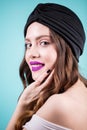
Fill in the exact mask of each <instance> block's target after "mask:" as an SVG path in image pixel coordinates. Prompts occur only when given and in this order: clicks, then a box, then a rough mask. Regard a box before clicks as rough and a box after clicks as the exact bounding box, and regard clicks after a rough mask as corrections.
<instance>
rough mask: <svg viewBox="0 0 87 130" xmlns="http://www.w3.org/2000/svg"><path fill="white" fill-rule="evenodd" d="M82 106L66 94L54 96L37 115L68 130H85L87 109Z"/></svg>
mask: <svg viewBox="0 0 87 130" xmlns="http://www.w3.org/2000/svg"><path fill="white" fill-rule="evenodd" d="M81 106H82V105H81V104H79V103H78V102H77V101H75V100H73V99H72V98H70V97H69V96H67V95H66V94H54V95H52V96H51V97H50V98H49V99H48V100H47V101H46V103H45V104H44V105H43V106H42V107H41V108H40V109H39V110H38V112H37V115H39V116H40V117H42V118H44V119H46V120H48V121H50V122H52V123H55V124H58V125H61V126H64V127H67V128H72V129H77V130H80V129H81V130H82V129H83V130H84V129H85V128H86V127H87V126H86V124H87V116H86V113H87V107H86V108H85V107H81Z"/></svg>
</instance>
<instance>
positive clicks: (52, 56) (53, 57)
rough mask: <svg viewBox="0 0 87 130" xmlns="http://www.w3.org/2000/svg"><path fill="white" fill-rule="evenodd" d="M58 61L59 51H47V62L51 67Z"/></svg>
mask: <svg viewBox="0 0 87 130" xmlns="http://www.w3.org/2000/svg"><path fill="white" fill-rule="evenodd" d="M45 54H46V53H45ZM56 61H57V52H56V51H55V50H50V51H49V53H48V52H47V54H46V56H45V63H46V64H47V65H48V66H49V67H53V66H54V65H55V63H56Z"/></svg>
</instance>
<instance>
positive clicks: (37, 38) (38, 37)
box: [25, 35, 51, 41]
mask: <svg viewBox="0 0 87 130" xmlns="http://www.w3.org/2000/svg"><path fill="white" fill-rule="evenodd" d="M42 37H49V38H51V36H50V35H40V36H37V37H36V38H35V39H36V40H39V39H40V38H42ZM25 41H30V39H29V38H25Z"/></svg>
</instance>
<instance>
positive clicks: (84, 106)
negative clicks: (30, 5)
mask: <svg viewBox="0 0 87 130" xmlns="http://www.w3.org/2000/svg"><path fill="white" fill-rule="evenodd" d="M44 32H45V33H44ZM32 34H33V35H32ZM49 34H50V33H49V29H48V28H47V27H45V26H44V25H41V24H39V23H37V22H35V23H32V24H31V25H30V26H29V27H28V30H27V34H26V38H25V43H26V44H27V50H26V54H25V59H26V62H27V64H28V65H29V67H30V70H31V73H32V77H33V79H34V80H35V81H34V82H33V83H32V84H30V85H29V86H28V87H27V88H26V89H25V90H24V92H23V94H22V95H21V97H20V100H19V102H18V104H17V107H16V110H15V112H14V114H13V116H12V118H11V121H10V122H9V124H8V127H7V129H6V130H15V128H14V126H15V123H16V121H17V119H18V118H19V116H20V115H21V113H22V112H23V111H24V110H25V106H27V105H28V104H29V103H30V102H31V100H34V99H35V97H37V96H38V94H39V93H40V91H41V90H42V89H43V88H44V87H46V86H47V85H49V83H50V82H51V80H52V78H53V75H54V71H55V70H54V68H55V63H56V59H57V51H56V46H55V44H53V42H52V41H51V39H50V38H48V36H49ZM44 35H45V37H44ZM46 35H47V36H46ZM39 36H40V37H39ZM44 40H45V41H49V43H50V44H47V45H45V44H44V42H43V41H44ZM41 41H42V42H41ZM30 43H31V44H32V46H31V45H30ZM49 48H50V49H51V50H50V49H49ZM41 50H42V51H41ZM50 52H52V53H54V55H53V54H52V53H50ZM31 60H35V61H40V62H42V63H44V64H45V65H44V67H42V69H40V70H39V71H36V72H34V71H32V67H31V65H30V64H29V63H30V61H31ZM49 69H50V70H51V72H50V73H47V70H49ZM46 77H47V78H46ZM44 79H45V81H44ZM43 81H44V82H43ZM54 106H56V107H54ZM36 114H37V116H40V117H41V118H43V119H45V120H47V121H50V122H52V123H54V124H57V125H61V126H64V127H67V128H71V129H72V130H86V129H87V88H86V87H85V86H84V84H83V83H82V82H81V81H80V79H78V81H77V82H76V83H75V84H74V85H73V86H71V87H70V88H69V89H68V90H67V91H66V92H64V93H62V94H54V95H52V96H51V97H49V98H48V100H47V101H46V102H45V104H44V105H43V106H42V107H41V108H40V109H39V110H38V111H37V113H36ZM23 130H26V129H23Z"/></svg>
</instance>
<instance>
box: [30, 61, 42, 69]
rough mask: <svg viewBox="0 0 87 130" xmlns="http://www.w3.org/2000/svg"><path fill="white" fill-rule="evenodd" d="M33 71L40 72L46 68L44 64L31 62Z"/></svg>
mask: <svg viewBox="0 0 87 130" xmlns="http://www.w3.org/2000/svg"><path fill="white" fill-rule="evenodd" d="M30 65H31V68H32V71H38V70H40V69H42V68H43V67H44V64H43V63H41V62H38V61H30Z"/></svg>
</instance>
